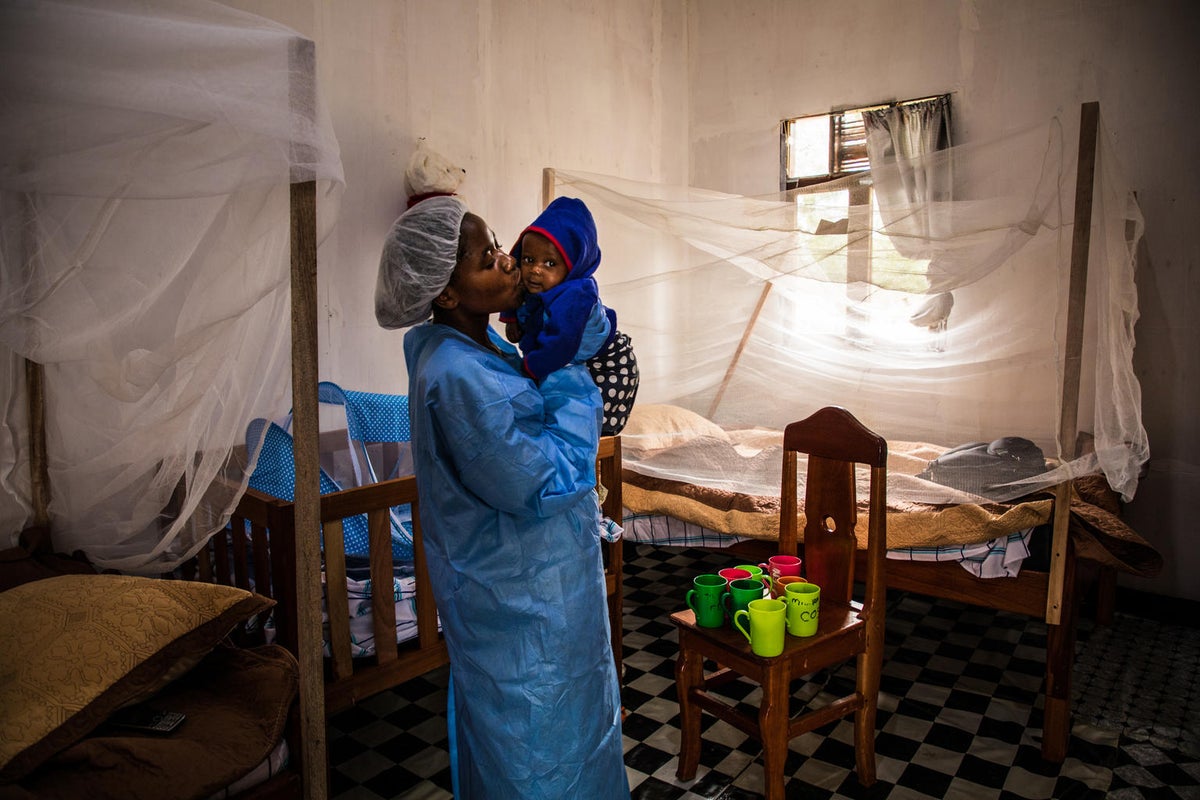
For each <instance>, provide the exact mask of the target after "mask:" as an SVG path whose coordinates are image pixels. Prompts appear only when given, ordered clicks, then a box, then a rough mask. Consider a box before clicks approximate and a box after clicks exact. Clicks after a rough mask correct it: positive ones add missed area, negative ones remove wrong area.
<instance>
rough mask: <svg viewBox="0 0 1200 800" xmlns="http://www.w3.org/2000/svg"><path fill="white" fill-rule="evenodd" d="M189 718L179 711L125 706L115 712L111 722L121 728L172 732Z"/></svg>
mask: <svg viewBox="0 0 1200 800" xmlns="http://www.w3.org/2000/svg"><path fill="white" fill-rule="evenodd" d="M185 719H187V716H186V715H184V714H181V713H180V712H178V711H160V710H158V709H155V708H147V707H146V706H132V707H130V708H123V709H121V710H120V711H118V712H117V713H115V714H113V715H112V717H111V718H110V720H109V721H110V722H112V724H113V725H116V726H118V727H121V728H129V729H130V730H138V731H146V732H148V733H170V732H171V731H173V730H175V729H176V728H178V727H179V726H180V724H182V723H183V721H184V720H185Z"/></svg>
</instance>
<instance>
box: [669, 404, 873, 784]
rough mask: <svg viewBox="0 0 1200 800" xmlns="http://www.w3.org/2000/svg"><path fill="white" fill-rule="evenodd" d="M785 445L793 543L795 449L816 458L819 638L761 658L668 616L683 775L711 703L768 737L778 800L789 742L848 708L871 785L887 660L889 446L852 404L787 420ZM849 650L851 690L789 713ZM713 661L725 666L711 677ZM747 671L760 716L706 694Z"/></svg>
mask: <svg viewBox="0 0 1200 800" xmlns="http://www.w3.org/2000/svg"><path fill="white" fill-rule="evenodd" d="M783 448H784V454H783V487H782V497H781V509H780V514H781V517H780V527H781V530H780V537H781V539H783V540H784V541H795V540H796V539H795V528H796V525H797V524H798V523H797V507H796V475H797V472H796V464H797V458H796V456H797V454H798V453H805V454H807V455H808V477H807V481H806V484H807V488H806V490H805V497H804V509H805V519H806V522H805V526H804V558H805V564H804V565H805V571H806V574H807V578H808V580H809V581H810V582H812V583H815V584H817V585H818V586H820V587H821V611H820V623H819V627H818V630H817V633H816V635H814V636H811V637H805V638H798V637H795V636H791V635H787V636H786V637H785V639H786V642H785V645H784V651H783V654H782V655H779V656H775V657H772V658H764V657H762V656H757V655H755V654H754V653H753V652H752V651H751V649H750V645H749V643H748V642H747V641H746V639H745V637H744V636H742V634H741V633H740V632H738V631H737V630H734V629H733V628H731V627H729V626H725V627H721V628H701V627H698V626H697V625H696V617H695V614H694V613H693V612H692V611H691V610H690V609H688V610H685V611H680V612H677V613H675V614H672V615H671V620H672V622H674V623H675V625H676V626H677V627H678V629H679V658H678V660H677V661H676V665H675V680H676V688H677V692H678V695H679V709H680V727H681V728H682V736H681V742H680V753H679V768H678V770H677V772H676V775H677V776H678V777H679V778H680V780H691V779H692V778H694V777H695V776H696V767H697V764H698V762H699V757H700V712H701V710H704V711H707V712H709V713H711V714H713V715H714V716H717V717H719V718H720V719H722V720H725V721H726V722H728V723H729V724H731V725H734V726H735V727H737V728H739V729H740V730H742V731H744V732H746V733H747V734H749V735H751V736H754V737H755V738H757V739H758V740H759V741H760V742H762V745H763V767H764V772H765V783H766V797H767V800H782V798H783V796H784V775H783V769H784V762H785V761H786V759H787V753H788V741H789V740H791V739H792V738H794V737H796V736H799V735H800V734H802V733H805V732H807V731H811V730H814V729H816V728H818V727H820V726H822V725H825V724H826V723H828V722H832V721H833V720H836V719H839V718H841V717H843V716H847V715H849V714H851V713H853V714H854V728H855V730H854V743H855V748H854V749H855V760H856V762H857V769H858V780H859V782H860V783H862V784H863V785H864V786H869V785H871V784H872V783H874V782H875V711H876V706H877V703H878V697H879V673H880V670H881V668H882V663H883V636H884V625H883V623H884V608H885V604H884V595H885V584H884V574H883V572H884V551H885V548H886V541H887V535H886V516H885V506H886V499H887V485H886V484H887V442H886V441H884V440H883V439H882V438H881V437H879V436H877V435H876V434H874V433H872V432H871V431H870V430H868V429H867V428H865V427H863V425H862V424H861V423H860V422H859V421H858V420H857V419H855V418H854V416H852V415H851V414H850V413H849V412H848V411H846V410H845V409H843V408H838V407H833V406H831V407H827V408H823V409H821V410H820V411H818V412H816V413H815V414H813V415H812V416H810V417H808V418H807V419H805V420H802V421H800V422H793V423H792V424H791V425H788V426H787V428H786V430H785V431H784V436H783ZM856 463H860V464H866V465H868V466H870V468H871V489H870V503H869V506H868V516H869V519H868V545H867V552H868V557H867V562H866V575H865V576H864V577H865V587H866V588H865V593H864V596H863V602H862V603H858V602H856V601H854V600H852V591H853V587H854V560H855V549H856V540H855V536H854V529H855V523H856V521H857V511H856V504H855V482H854V465H855V464H856ZM789 534H790V536H789ZM850 658H856V659H857V681H856V686H855V691H854V693H853V694H849V695H847V696H845V697H841V698H838V699H836V700H834V701H833V702H831V703H828V704H827V705H824V706H822V707H820V708H816V709H805V710H803V711H802V712H801V713H800V714H798V715H797V716H795V717H791V716H790V713H789V709H788V702H789V698H790V696H791V688H790V684H791V682H792V680H794V679H796V678H798V677H800V676H801V675H806V674H809V673H811V672H814V671H816V670H818V669H821V668H823V667H829V666H832V665H834V664H837V663H839V662H841V661H845V660H847V659H850ZM706 659H707V660H710V661H712V662H715V663H716V664H717V665H719V667H718V668H717V669H716V670H715V671H714V672H712V673H710V674H708V675H707V676H706V675H705V674H704V664H705V660H706ZM739 675H740V676H745V677H747V678H749V679H751V680H753V681H755V682H756V683H758V684H760V685H761V686H762V701H761V704H760V706H759V709H758V714H757V716H754V715H751V714H747V713H746V712H744V711H742V710H740V709H738V708H737V707H735V706H734V705H732V704H730V703H728V702H726V701H725V700H724V699H722V698H720V697H718V696H717V695H715V694H713V693H712V692H710V689H712V688H714V687H716V686H719V685H721V684H723V683H726V682H728V681H730V680H733V679H736V678H737V677H738V676H739Z"/></svg>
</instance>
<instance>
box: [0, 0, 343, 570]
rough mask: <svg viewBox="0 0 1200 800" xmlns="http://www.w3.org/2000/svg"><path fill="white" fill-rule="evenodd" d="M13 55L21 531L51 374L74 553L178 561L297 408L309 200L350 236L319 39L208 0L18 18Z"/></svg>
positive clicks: (14, 503)
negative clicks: (298, 302)
mask: <svg viewBox="0 0 1200 800" xmlns="http://www.w3.org/2000/svg"><path fill="white" fill-rule="evenodd" d="M0 41H2V45H0V107H3V108H4V122H3V125H2V126H0V212H2V213H0V220H2V227H0V353H2V354H3V358H4V364H5V366H4V369H3V371H2V375H3V377H2V378H0V397H2V398H3V419H2V420H0V423H2V427H0V487H2V491H0V519H2V520H3V523H4V528H3V530H4V531H5V533H6V534H9V533H10V532H12V533H13V535H14V537H15V532H16V531H19V530H21V528H22V527H23V526H24V525H27V524H28V523H29V521H30V519H31V499H30V478H29V434H28V430H29V428H28V421H27V418H26V410H25V395H26V389H25V385H24V379H23V375H24V369H23V366H22V365H23V363H24V360H25V359H28V360H30V361H33V362H37V363H39V364H42V365H44V370H45V386H46V389H45V392H46V412H45V417H46V438H47V451H48V461H49V478H50V480H49V483H50V491H51V502H50V509H49V510H50V516H51V530H52V531H53V536H54V544H55V546H56V547H57V548H58V549H60V550H66V551H71V550H75V549H83V550H85V551H86V552H87V554H88V555H89V557H90V558H91V559H92V560H93V561H94V562H95V563H97V564H98V565H99V566H101V567H109V568H116V569H121V570H128V571H145V572H150V571H161V570H166V569H170V568H171V567H173V566H174V565H176V564H177V563H178V562H179V561H181V560H182V559H183V558H185V557H187V556H188V555H190V554H191V553H192V552H193V551H194V550H196V549H197V548H198V547H199V546H200V544H201V543H202V542H203V541H204V539H205V538H206V537H207V536H208V535H210V534H211V533H212V532H213V531H215V530H216V529H217V528H218V527H220V526H221V525H223V524H224V522H225V519H226V518H227V516H228V513H229V511H230V509H231V506H232V504H233V503H234V502H235V501H236V498H237V497H238V496H239V494H240V491H241V489H242V488H243V486H244V478H243V477H242V474H243V472H244V470H243V467H244V466H245V460H246V459H245V455H244V452H243V453H241V454H239V455H238V456H236V457H234V456H233V455H232V454H233V452H234V450H235V448H236V447H237V446H238V445H240V444H243V441H244V437H245V431H246V426H247V422H248V421H249V420H251V419H253V418H254V417H255V416H269V415H270V414H271V413H276V412H277V411H278V409H280V408H286V407H287V405H288V397H287V389H288V386H289V381H290V349H289V344H290V343H289V323H288V320H289V314H290V309H289V297H290V292H289V266H288V265H289V185H290V183H291V182H292V181H305V180H316V181H317V192H318V204H319V206H320V208H321V221H322V225H323V226H325V227H326V228H327V227H328V226H329V225H330V224H331V223H332V221H333V219H335V217H336V202H332V201H336V198H337V195H338V192H339V191H340V187H341V184H342V172H341V161H340V157H339V153H338V147H337V142H336V140H335V138H334V135H333V130H332V126H331V124H330V120H329V118H328V115H327V114H326V112H325V110H324V108H323V107H322V105H321V103H320V101H319V97H318V94H317V92H316V86H315V65H314V53H313V48H312V43H311V42H310V41H308V40H306V39H303V38H301V37H300V36H299V35H298V34H296V33H295V32H293V31H291V30H289V29H287V28H284V27H282V26H280V25H278V24H276V23H274V22H270V21H268V20H264V19H261V18H258V17H255V16H253V15H249V14H245V13H242V12H238V11H234V10H232V9H229V8H227V7H224V6H221V5H218V4H216V3H210V2H205V1H204V0H160V1H159V2H155V3H144V2H140V0H109V1H108V2H105V3H103V4H97V3H90V2H82V1H80V2H71V1H70V0H37V2H33V1H32V0H27V1H24V2H23V1H22V0H17V2H6V3H4V4H3V6H2V7H0ZM252 449H253V448H252ZM5 544H6V543H0V546H5Z"/></svg>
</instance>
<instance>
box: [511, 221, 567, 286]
mask: <svg viewBox="0 0 1200 800" xmlns="http://www.w3.org/2000/svg"><path fill="white" fill-rule="evenodd" d="M566 277H567V265H566V264H565V263H564V262H563V257H562V254H561V253H559V252H558V248H557V247H555V246H554V243H553V242H551V241H550V240H549V239H547V238H546V237H545V236H542V235H541V234H540V233H535V232H533V231H529V232H528V233H526V234H525V235H524V236H522V237H521V281H522V282H523V283H524V284H525V289H526V291H528V292H530V293H531V294H539V293H541V292H544V291H547V290H549V289H553V288H554V287H555V286H558V285H559V284H560V283H562V282H563V280H565V279H566Z"/></svg>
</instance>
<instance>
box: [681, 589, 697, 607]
mask: <svg viewBox="0 0 1200 800" xmlns="http://www.w3.org/2000/svg"><path fill="white" fill-rule="evenodd" d="M695 599H696V590H695V589H688V591H687V596H686V597H685V598H684V602H685V603H687V607H688V608H690V609H691V610H692V611H695V610H696V603H695Z"/></svg>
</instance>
